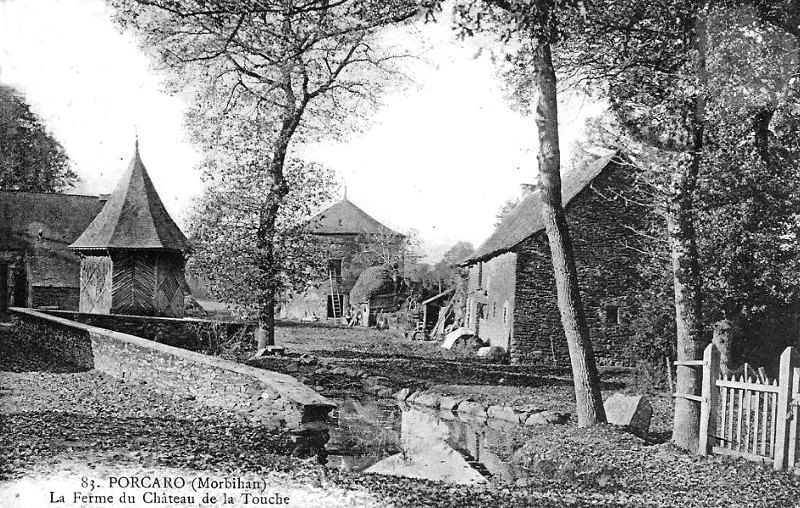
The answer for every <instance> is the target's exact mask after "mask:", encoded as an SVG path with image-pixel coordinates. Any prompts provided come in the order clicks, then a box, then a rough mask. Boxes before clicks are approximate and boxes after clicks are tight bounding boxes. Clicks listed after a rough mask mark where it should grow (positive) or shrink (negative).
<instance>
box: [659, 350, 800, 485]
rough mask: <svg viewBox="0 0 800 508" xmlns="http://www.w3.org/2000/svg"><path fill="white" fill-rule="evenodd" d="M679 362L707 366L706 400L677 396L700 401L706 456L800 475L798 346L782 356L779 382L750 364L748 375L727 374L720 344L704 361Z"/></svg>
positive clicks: (685, 364) (705, 353) (704, 393)
mask: <svg viewBox="0 0 800 508" xmlns="http://www.w3.org/2000/svg"><path fill="white" fill-rule="evenodd" d="M676 364H678V365H683V366H686V367H690V366H692V367H695V366H696V367H701V366H702V368H703V387H702V394H701V395H700V397H697V396H691V395H690V396H687V395H684V394H675V395H676V396H678V397H681V396H682V397H685V398H688V399H690V400H695V401H698V402H700V446H699V449H698V452H699V453H700V454H702V455H708V454H710V453H715V454H721V455H733V456H737V457H743V458H745V459H749V460H755V461H760V462H772V463H773V464H774V466H775V469H781V470H783V469H795V471H797V472H800V457H799V456H798V437H800V436H798V422H799V421H800V415H799V414H798V411H800V407H798V406H800V355H798V353H797V351H796V350H795V348H793V347H788V348H786V350H785V351H784V352H783V354H781V357H780V369H779V376H778V378H777V379H769V378H768V377H767V376H766V375H765V374H764V371H763V369H762V370H760V372H758V373H756V372H754V371H752V370H751V369H750V368H749V367H748V366H747V365H745V368H744V372H743V373H742V374H733V375H722V374H721V373H720V355H719V351H718V350H717V347H716V346H715V345H714V344H709V345H708V347H706V349H705V352H704V354H703V360H702V361H692V362H676Z"/></svg>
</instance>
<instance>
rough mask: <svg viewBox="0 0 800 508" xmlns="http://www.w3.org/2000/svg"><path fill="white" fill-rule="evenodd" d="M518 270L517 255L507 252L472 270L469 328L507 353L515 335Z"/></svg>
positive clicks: (477, 264)
mask: <svg viewBox="0 0 800 508" xmlns="http://www.w3.org/2000/svg"><path fill="white" fill-rule="evenodd" d="M516 267H517V255H516V254H515V253H513V252H507V253H505V254H501V255H499V256H496V257H493V258H492V259H489V260H487V261H484V262H481V263H476V264H474V265H472V266H470V268H469V270H470V276H469V280H468V286H467V306H468V312H467V314H468V317H469V319H468V321H467V322H468V324H467V327H468V328H469V329H470V330H472V331H473V332H476V333H477V335H478V336H479V337H480V338H481V339H482V340H484V341H486V342H489V344H490V345H492V346H500V347H502V348H503V349H505V350H508V349H509V347H510V339H511V336H512V334H513V315H512V314H513V310H514V295H515V286H516V281H515V278H516V277H515V276H516ZM479 276H480V277H479ZM479 281H480V282H479ZM478 284H480V287H479V285H478Z"/></svg>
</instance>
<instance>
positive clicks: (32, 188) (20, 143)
mask: <svg viewBox="0 0 800 508" xmlns="http://www.w3.org/2000/svg"><path fill="white" fill-rule="evenodd" d="M77 179H78V175H76V174H75V172H74V171H73V170H72V168H71V167H70V161H69V158H68V157H67V154H66V152H65V151H64V148H63V147H62V146H61V144H60V143H59V142H58V141H57V140H56V139H55V138H54V137H53V136H52V134H50V132H48V131H47V129H46V128H45V126H44V124H43V123H42V120H41V118H39V117H38V116H37V115H36V114H35V113H34V112H33V111H31V107H30V105H29V104H28V103H27V102H26V101H25V99H24V97H23V96H22V95H21V94H20V93H19V92H17V91H16V90H14V89H13V88H11V87H8V86H4V85H0V189H2V190H12V191H29V192H61V191H63V190H65V189H67V188H69V187H71V186H72V185H73V184H74V183H75V181H76V180H77Z"/></svg>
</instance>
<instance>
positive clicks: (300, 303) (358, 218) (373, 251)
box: [280, 195, 405, 319]
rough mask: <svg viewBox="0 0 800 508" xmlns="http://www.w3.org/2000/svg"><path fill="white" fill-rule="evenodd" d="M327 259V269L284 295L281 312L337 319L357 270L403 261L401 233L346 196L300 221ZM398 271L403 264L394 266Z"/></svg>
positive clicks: (287, 315) (347, 301) (343, 310)
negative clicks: (304, 284)
mask: <svg viewBox="0 0 800 508" xmlns="http://www.w3.org/2000/svg"><path fill="white" fill-rule="evenodd" d="M305 229H306V231H307V232H308V233H310V234H311V235H312V237H313V238H314V241H315V243H316V244H317V246H318V247H319V248H320V250H321V251H322V252H324V255H325V256H326V259H327V268H326V269H325V271H324V273H321V274H319V276H318V277H316V278H315V279H314V280H312V281H311V282H310V283H309V284H308V287H307V288H306V290H305V291H304V292H302V293H294V294H287V295H285V301H284V302H283V304H282V305H281V310H280V317H281V318H288V319H338V318H342V317H343V316H346V315H347V314H348V313H349V311H350V309H351V304H352V305H354V306H356V305H358V304H359V303H361V302H351V301H350V291H351V290H352V289H353V286H354V285H355V283H356V281H357V280H358V277H359V276H360V275H361V273H362V272H363V271H364V270H365V269H367V268H369V267H372V266H380V265H386V264H387V263H398V264H399V263H402V256H401V252H402V244H403V240H404V238H405V236H404V235H402V234H400V233H398V232H397V231H394V230H392V229H390V228H388V227H387V226H385V225H383V224H381V223H380V222H378V221H377V220H375V219H374V218H373V217H371V216H370V215H369V214H367V213H366V212H365V211H364V210H362V209H361V208H359V207H358V206H356V205H355V204H353V203H352V202H351V201H350V200H348V199H347V196H346V195H345V197H344V198H343V199H342V200H340V201H338V202H336V203H334V204H333V205H331V206H330V207H328V208H326V209H325V210H323V211H322V212H320V213H319V214H317V215H316V216H314V217H312V218H311V219H310V220H309V221H308V223H307V224H306V226H305ZM396 268H397V272H398V273H402V267H401V266H397V267H396Z"/></svg>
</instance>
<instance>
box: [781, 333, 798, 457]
mask: <svg viewBox="0 0 800 508" xmlns="http://www.w3.org/2000/svg"><path fill="white" fill-rule="evenodd" d="M795 367H800V356H799V355H798V354H797V351H795V349H794V348H793V347H791V346H789V347H787V348H786V349H785V350H784V352H783V354H781V366H780V376H779V377H778V407H777V410H778V412H777V418H776V421H775V469H779V470H783V469H786V466H787V459H788V455H789V453H788V452H789V445H790V443H789V434H790V430H791V429H790V422H792V420H791V416H792V413H791V411H792V387H793V386H794V383H793V381H792V378H793V377H794V369H795ZM793 465H794V464H792V466H793Z"/></svg>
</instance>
